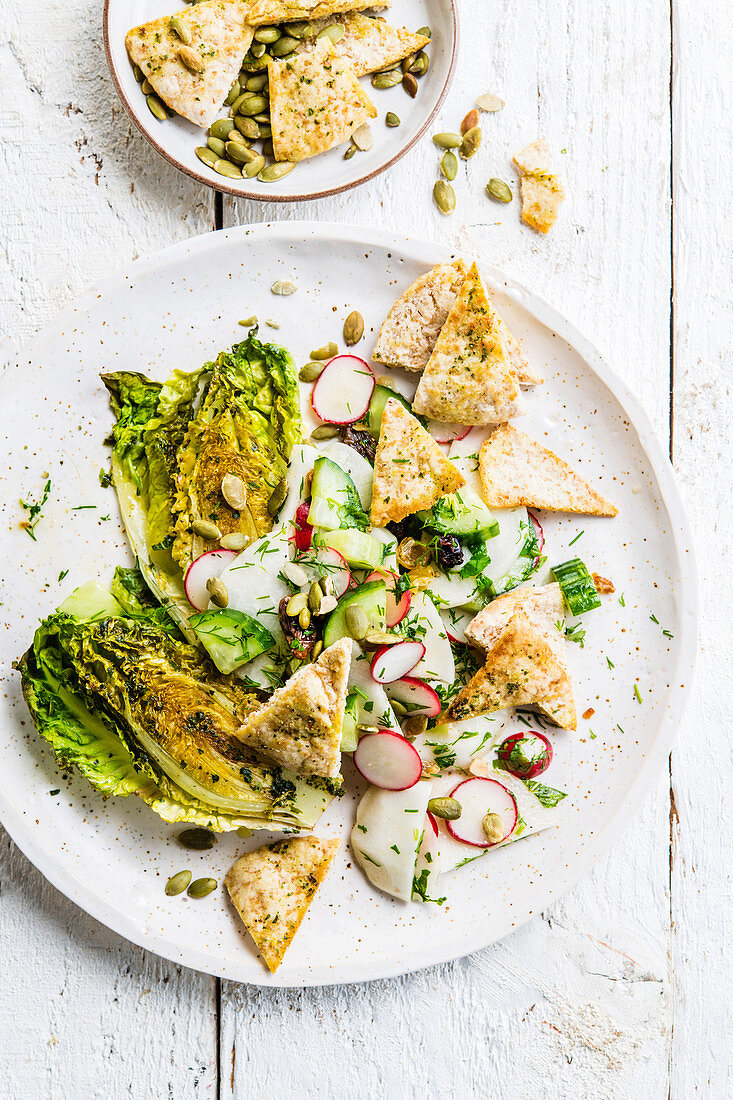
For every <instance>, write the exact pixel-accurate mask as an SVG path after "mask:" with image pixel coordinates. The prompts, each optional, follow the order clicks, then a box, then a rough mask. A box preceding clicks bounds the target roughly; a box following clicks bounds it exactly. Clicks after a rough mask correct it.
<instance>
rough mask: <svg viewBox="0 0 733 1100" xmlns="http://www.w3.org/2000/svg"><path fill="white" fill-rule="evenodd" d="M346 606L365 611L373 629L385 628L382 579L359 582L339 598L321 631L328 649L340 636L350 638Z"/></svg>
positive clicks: (383, 585) (385, 600)
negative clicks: (348, 593) (349, 591)
mask: <svg viewBox="0 0 733 1100" xmlns="http://www.w3.org/2000/svg"><path fill="white" fill-rule="evenodd" d="M348 607H360V608H361V609H362V610H363V611H365V612H366V616H367V619H368V620H369V626H370V627H372V628H373V629H374V630H384V629H385V616H386V614H387V586H386V584H385V583H384V581H368V582H367V583H366V584H360V585H359V587H358V588H355V589H354V591H353V592H352V593H351V594H350V595H348V596H343V597H342V599H341V600H339V604H338V607H337V608H336V610H335V611H332V612H331V614H330V616H329V618H328V622H327V623H326V629H325V630H324V632H323V647H324V649H328V647H329V646H331V645H333V644H334V642H338V641H339V639H340V638H350V637H351V635H350V634H349V630H348V628H347V626H346V609H347V608H348Z"/></svg>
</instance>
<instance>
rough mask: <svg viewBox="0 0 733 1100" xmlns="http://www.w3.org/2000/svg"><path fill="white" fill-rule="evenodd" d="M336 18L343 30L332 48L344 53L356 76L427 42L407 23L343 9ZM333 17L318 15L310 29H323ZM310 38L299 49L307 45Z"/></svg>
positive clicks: (369, 71)
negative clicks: (400, 23)
mask: <svg viewBox="0 0 733 1100" xmlns="http://www.w3.org/2000/svg"><path fill="white" fill-rule="evenodd" d="M337 22H338V23H339V24H340V25H341V26H342V27H343V28H344V33H343V35H342V36H341V38H340V39H339V40H338V42H336V43H334V49H335V51H336V53H337V54H338V56H339V57H345V58H347V60H349V61H350V62H351V63H352V65H353V66H354V72H355V73H356V75H357V76H366V74H367V73H373V72H376V71H377V70H378V69H385V68H386V67H387V65H393V64H394V62H395V61H402V60H403V59H404V58H405V57H409V56H410V54H414V53H417V52H418V50H422V49H424V47H425V46H428V45H429V44H430V39H429V38H425V37H424V35H422V34H413V32H412V31H410V30H408V29H407V27H393V26H391V25H390V24H389V23H385V22H384V20H382V19H370V18H369V16H368V15H361V14H360V13H359V12H347V13H345V14H343V15H339V17H338V20H337ZM330 23H333V19H331V18H326V19H319V20H318V21H317V22H316V23H314V24H313V30H314V33H315V34H317V33H318V32H319V31H321V30H323V28H324V27H327V26H328V25H329V24H330ZM311 48H312V45H311V42H307V43H305V44H304V46H303V47H301V49H305V50H308V49H311Z"/></svg>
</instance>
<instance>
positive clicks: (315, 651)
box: [311, 638, 323, 661]
mask: <svg viewBox="0 0 733 1100" xmlns="http://www.w3.org/2000/svg"><path fill="white" fill-rule="evenodd" d="M322 649H323V642H322V641H321V639H320V638H319V639H318V641H317V642H316V644H315V645H314V646H313V649H312V650H311V661H315V659H316V657H319V656H320V654H321V650H322Z"/></svg>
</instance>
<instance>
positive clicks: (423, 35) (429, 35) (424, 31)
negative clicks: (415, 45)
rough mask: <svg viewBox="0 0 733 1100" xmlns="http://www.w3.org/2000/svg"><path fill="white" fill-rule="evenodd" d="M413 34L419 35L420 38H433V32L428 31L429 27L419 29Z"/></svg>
mask: <svg viewBox="0 0 733 1100" xmlns="http://www.w3.org/2000/svg"><path fill="white" fill-rule="evenodd" d="M415 34H419V35H420V37H421V38H432V37H433V32H432V31H431V30H430V27H419V28H418V30H416V31H415Z"/></svg>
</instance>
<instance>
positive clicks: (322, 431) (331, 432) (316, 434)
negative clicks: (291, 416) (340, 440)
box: [311, 424, 341, 440]
mask: <svg viewBox="0 0 733 1100" xmlns="http://www.w3.org/2000/svg"><path fill="white" fill-rule="evenodd" d="M340 434H341V433H340V430H339V429H338V428H336V427H335V426H334V425H333V424H320V425H319V426H318V427H317V428H314V429H313V431H312V432H311V439H315V440H319V439H335V438H336V436H337V435H340Z"/></svg>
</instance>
